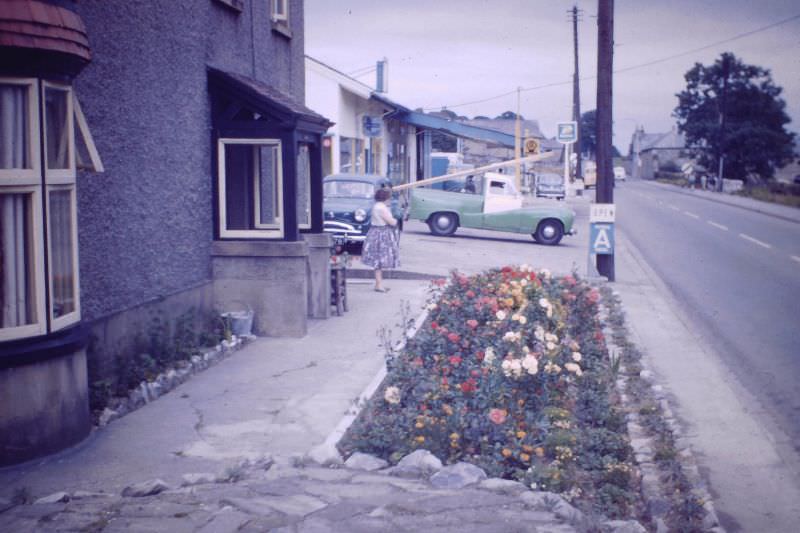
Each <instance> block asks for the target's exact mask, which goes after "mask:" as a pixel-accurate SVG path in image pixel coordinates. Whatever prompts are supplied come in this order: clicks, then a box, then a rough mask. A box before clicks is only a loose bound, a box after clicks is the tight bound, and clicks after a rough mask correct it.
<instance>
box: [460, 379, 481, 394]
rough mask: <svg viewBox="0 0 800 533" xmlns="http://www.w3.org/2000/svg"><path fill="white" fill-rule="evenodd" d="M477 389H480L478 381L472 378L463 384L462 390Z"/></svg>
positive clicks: (473, 390) (470, 390)
mask: <svg viewBox="0 0 800 533" xmlns="http://www.w3.org/2000/svg"><path fill="white" fill-rule="evenodd" d="M476 390H478V383H477V382H476V381H475V380H474V379H472V378H469V379H468V380H467V381H465V382H464V383H462V384H461V392H465V393H466V392H475V391H476Z"/></svg>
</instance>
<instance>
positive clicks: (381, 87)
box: [375, 57, 389, 94]
mask: <svg viewBox="0 0 800 533" xmlns="http://www.w3.org/2000/svg"><path fill="white" fill-rule="evenodd" d="M376 75H377V79H376V80H375V92H377V93H382V94H383V93H386V92H387V91H388V90H389V60H388V59H386V58H385V57H384V58H383V59H382V60H380V61H378V65H377V69H376Z"/></svg>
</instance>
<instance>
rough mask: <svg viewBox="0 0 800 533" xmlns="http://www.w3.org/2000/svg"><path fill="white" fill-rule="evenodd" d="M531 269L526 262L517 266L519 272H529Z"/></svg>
mask: <svg viewBox="0 0 800 533" xmlns="http://www.w3.org/2000/svg"><path fill="white" fill-rule="evenodd" d="M531 270H533V269H532V268H531V266H530V265H528V264H523V265H520V266H519V271H520V272H530V271H531Z"/></svg>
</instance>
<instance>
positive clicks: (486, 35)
mask: <svg viewBox="0 0 800 533" xmlns="http://www.w3.org/2000/svg"><path fill="white" fill-rule="evenodd" d="M614 4H615V5H614V44H615V46H614V70H615V71H620V72H615V74H614V77H613V84H614V86H613V92H614V100H613V117H614V145H615V146H616V147H617V148H618V149H619V150H620V151H621V152H623V153H627V152H628V146H629V144H630V139H631V136H632V134H633V131H634V129H635V128H636V127H642V128H644V130H645V131H646V132H648V133H660V132H666V131H669V130H670V129H671V128H672V127H674V126H675V124H676V121H675V118H673V117H672V112H673V110H674V109H675V106H676V105H677V102H678V101H677V97H676V96H675V95H676V94H677V93H678V92H680V91H681V90H682V89H684V88H685V86H686V81H685V79H684V75H685V74H686V72H687V71H688V70H689V69H690V68H692V66H693V65H694V64H695V63H696V62H699V63H702V64H704V65H710V64H712V63H713V62H714V61H715V60H716V59H718V58H719V57H720V54H722V53H723V52H733V53H734V54H735V55H736V56H737V57H738V58H740V59H741V60H743V61H744V62H745V63H747V64H752V65H758V66H761V67H764V68H767V69H769V70H770V72H771V74H772V79H773V81H774V83H775V84H776V85H778V86H780V87H782V88H783V90H784V92H783V93H782V97H783V99H784V100H785V101H786V104H787V108H786V111H787V113H788V115H789V117H790V118H791V119H792V122H791V123H790V124H789V125H788V129H790V130H792V131H795V132H797V133H799V134H800V0H747V1H743V0H694V1H688V0H617V1H616V2H615V3H614ZM574 5H577V7H578V9H579V10H580V11H579V13H580V16H579V23H578V42H579V51H578V56H579V71H580V77H581V82H580V94H581V111H582V112H585V111H588V110H591V109H594V108H595V101H596V94H597V86H596V82H595V78H596V75H597V1H596V0H595V1H588V0H579V1H577V2H576V1H574V0H457V1H456V0H403V1H402V2H397V1H395V0H305V50H306V54H307V55H309V56H311V57H314V58H315V59H318V60H320V61H322V62H323V63H326V64H328V65H330V66H331V67H333V68H336V69H337V70H340V71H342V72H345V73H347V74H352V75H353V77H356V78H358V79H359V80H360V81H362V82H364V83H367V84H368V85H371V86H373V87H374V85H375V72H374V70H373V71H371V72H366V73H365V71H367V70H368V69H369V68H370V67H373V66H374V65H375V63H376V61H378V60H379V59H383V58H386V59H387V60H388V65H389V68H388V88H389V91H388V96H389V98H391V99H392V100H394V101H396V102H398V103H400V104H402V105H404V106H406V107H410V108H412V109H415V108H420V107H421V108H423V109H425V110H426V111H435V110H440V109H442V108H447V109H450V110H452V111H453V112H455V113H457V114H459V115H466V116H468V117H470V118H472V117H474V116H476V115H485V116H490V117H494V116H497V115H499V114H500V113H502V112H504V111H508V110H510V111H514V112H516V111H517V106H518V98H517V89H518V88H522V90H521V91H520V92H519V111H520V113H521V114H522V115H523V116H524V117H525V118H527V119H535V120H538V121H539V125H540V128H541V130H542V132H543V133H544V134H545V135H546V136H548V137H552V136H554V135H555V131H556V124H557V123H558V122H562V121H567V120H571V116H572V76H573V68H574V55H573V28H572V19H571V15H570V14H568V11H570V10H571V9H572V7H573V6H574ZM792 17H795V18H794V19H792V20H789V21H788V22H784V23H782V24H776V23H780V22H782V21H785V20H787V19H790V18H792ZM773 25H774V26H773ZM768 26H772V27H771V28H766V27H768ZM764 28H766V29H764ZM751 32H752V33H751ZM745 34H747V35H745ZM723 41H725V42H723ZM362 73H365V74H363V75H362ZM502 95H504V96H502ZM798 144H799V145H800V143H798Z"/></svg>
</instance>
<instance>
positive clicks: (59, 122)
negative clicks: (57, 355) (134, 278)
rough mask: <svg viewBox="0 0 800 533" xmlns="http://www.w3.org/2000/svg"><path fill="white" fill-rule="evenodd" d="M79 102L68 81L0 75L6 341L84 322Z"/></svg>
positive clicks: (1, 302) (0, 252)
mask: <svg viewBox="0 0 800 533" xmlns="http://www.w3.org/2000/svg"><path fill="white" fill-rule="evenodd" d="M76 104H77V102H76V101H75V100H74V95H73V91H72V87H71V86H69V85H61V84H56V83H51V82H47V81H44V80H38V79H21V78H0V307H1V308H2V309H1V313H0V340H10V339H17V338H23V337H30V336H36V335H42V334H45V333H48V332H54V331H57V330H59V329H63V328H65V327H67V326H70V325H72V324H75V323H77V322H79V321H80V296H79V294H80V286H79V276H78V251H77V240H78V239H77V213H76V210H77V208H76V202H77V199H76V191H75V180H76V169H75V113H76V112H79V109H78V108H77V106H76ZM79 122H85V121H83V120H82V117H81V120H80V121H79ZM40 125H41V128H40ZM84 126H85V125H83V126H81V127H79V128H78V129H79V131H81V133H82V136H81V140H82V141H83V142H84V143H85V145H86V146H89V147H90V149H91V151H92V152H93V155H92V160H93V161H96V162H97V163H98V165H100V163H99V158H98V157H95V156H96V149H95V148H94V143H93V141H92V139H91V136H90V135H88V130H87V129H86V128H85V127H84ZM42 156H43V157H42ZM42 163H44V168H41V167H42ZM100 166H101V165H100Z"/></svg>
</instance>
